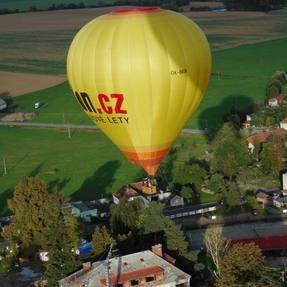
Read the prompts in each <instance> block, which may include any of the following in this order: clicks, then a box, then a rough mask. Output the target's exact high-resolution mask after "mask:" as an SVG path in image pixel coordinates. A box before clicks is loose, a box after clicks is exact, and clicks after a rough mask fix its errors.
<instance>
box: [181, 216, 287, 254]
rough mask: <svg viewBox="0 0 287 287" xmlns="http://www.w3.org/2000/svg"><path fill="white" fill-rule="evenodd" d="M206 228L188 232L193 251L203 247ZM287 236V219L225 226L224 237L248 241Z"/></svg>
mask: <svg viewBox="0 0 287 287" xmlns="http://www.w3.org/2000/svg"><path fill="white" fill-rule="evenodd" d="M205 230H206V228H201V229H193V230H188V231H186V236H187V238H188V240H189V243H190V246H191V248H192V249H198V248H201V247H203V236H204V233H205ZM284 235H287V219H284V220H283V221H276V222H269V223H266V222H255V223H254V222H253V223H244V224H236V225H230V226H223V236H224V237H226V238H228V239H248V238H256V237H266V236H284Z"/></svg>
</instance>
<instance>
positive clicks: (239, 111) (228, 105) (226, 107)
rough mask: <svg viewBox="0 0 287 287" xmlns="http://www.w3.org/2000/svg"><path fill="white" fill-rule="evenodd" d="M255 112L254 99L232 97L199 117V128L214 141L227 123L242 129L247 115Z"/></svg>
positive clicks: (241, 96)
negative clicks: (241, 126)
mask: <svg viewBox="0 0 287 287" xmlns="http://www.w3.org/2000/svg"><path fill="white" fill-rule="evenodd" d="M254 111H255V104H254V101H253V99H251V98H250V97H248V96H246V95H236V94H234V95H230V96H228V97H226V98H225V99H223V100H222V101H221V103H220V104H219V105H218V106H215V107H211V108H207V109H205V110H203V111H202V112H201V113H200V115H199V128H200V129H201V130H205V131H206V133H205V135H206V137H207V139H208V140H209V141H212V140H213V139H214V137H215V136H216V134H217V133H218V131H219V130H220V129H221V127H222V125H223V124H224V123H225V122H232V123H233V124H234V125H235V126H238V127H240V125H241V123H242V122H244V121H245V120H246V115H248V114H252V113H254Z"/></svg>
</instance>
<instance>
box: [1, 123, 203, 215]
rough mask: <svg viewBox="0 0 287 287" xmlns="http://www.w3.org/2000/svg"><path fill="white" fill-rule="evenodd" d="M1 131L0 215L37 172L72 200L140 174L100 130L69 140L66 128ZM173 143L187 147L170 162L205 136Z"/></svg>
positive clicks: (195, 148) (197, 148) (196, 149)
mask: <svg viewBox="0 0 287 287" xmlns="http://www.w3.org/2000/svg"><path fill="white" fill-rule="evenodd" d="M0 133H1V137H0V175H1V176H0V182H1V185H0V216H1V215H3V214H5V212H7V210H6V199H7V198H9V197H11V194H12V191H13V187H14V186H15V184H16V183H17V182H18V181H19V180H20V179H21V178H23V177H25V176H38V177H40V178H41V179H43V180H44V181H46V182H47V183H48V186H49V187H50V188H53V187H55V186H58V188H59V189H61V191H62V192H63V193H64V194H66V195H69V196H71V198H72V199H73V200H78V199H81V200H91V199H95V198H99V197H103V196H105V195H107V194H110V193H111V192H113V191H116V190H118V189H119V188H120V187H121V186H123V185H125V184H127V183H129V182H131V181H133V180H138V179H141V178H142V177H143V176H144V172H143V171H142V170H141V169H139V168H138V167H136V166H134V165H132V164H130V163H129V162H128V161H127V160H126V159H125V157H124V156H123V155H122V154H121V153H120V152H119V151H118V149H117V148H116V147H115V146H114V145H113V144H112V143H111V142H110V141H109V140H108V139H107V138H106V137H105V136H104V135H103V134H102V133H101V132H99V131H81V132H80V131H72V137H71V138H70V139H69V138H68V135H67V132H66V131H57V130H41V129H27V128H17V127H0ZM176 144H177V145H178V144H184V145H185V146H189V147H192V151H190V149H188V150H187V149H185V148H183V149H182V152H180V153H179V156H178V158H177V160H176V161H175V162H174V163H173V165H176V164H180V163H182V162H184V161H186V160H187V159H189V158H190V157H197V156H198V155H200V154H203V153H204V152H205V150H206V149H207V148H208V145H207V143H206V140H205V138H204V137H198V136H181V137H180V138H179V139H178V141H177V143H176ZM3 158H5V161H6V166H7V172H8V173H7V175H3V173H4V164H3Z"/></svg>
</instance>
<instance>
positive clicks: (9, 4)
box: [0, 0, 116, 11]
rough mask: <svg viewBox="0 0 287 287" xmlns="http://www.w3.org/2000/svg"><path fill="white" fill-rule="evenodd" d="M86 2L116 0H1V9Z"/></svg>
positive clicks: (95, 3) (46, 6) (106, 2)
mask: <svg viewBox="0 0 287 287" xmlns="http://www.w3.org/2000/svg"><path fill="white" fill-rule="evenodd" d="M81 2H82V3H84V4H85V5H86V6H88V5H98V4H99V3H102V4H104V5H112V4H113V3H114V2H116V1H115V0H0V10H1V9H8V10H16V9H18V10H19V11H29V10H30V7H36V8H37V9H39V10H41V9H43V10H44V9H47V8H49V7H51V6H52V5H53V4H55V5H59V4H66V5H67V4H70V3H74V4H79V3H81Z"/></svg>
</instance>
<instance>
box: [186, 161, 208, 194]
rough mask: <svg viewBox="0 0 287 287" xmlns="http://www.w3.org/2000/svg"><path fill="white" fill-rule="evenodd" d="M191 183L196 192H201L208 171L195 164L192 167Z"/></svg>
mask: <svg viewBox="0 0 287 287" xmlns="http://www.w3.org/2000/svg"><path fill="white" fill-rule="evenodd" d="M189 173H190V181H191V182H192V184H193V186H194V188H195V190H196V191H197V192H200V190H201V186H202V184H203V181H204V179H205V178H206V175H207V173H206V171H205V169H203V168H202V167H201V166H200V165H199V164H197V163H194V164H192V165H191V166H190V169H189Z"/></svg>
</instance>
